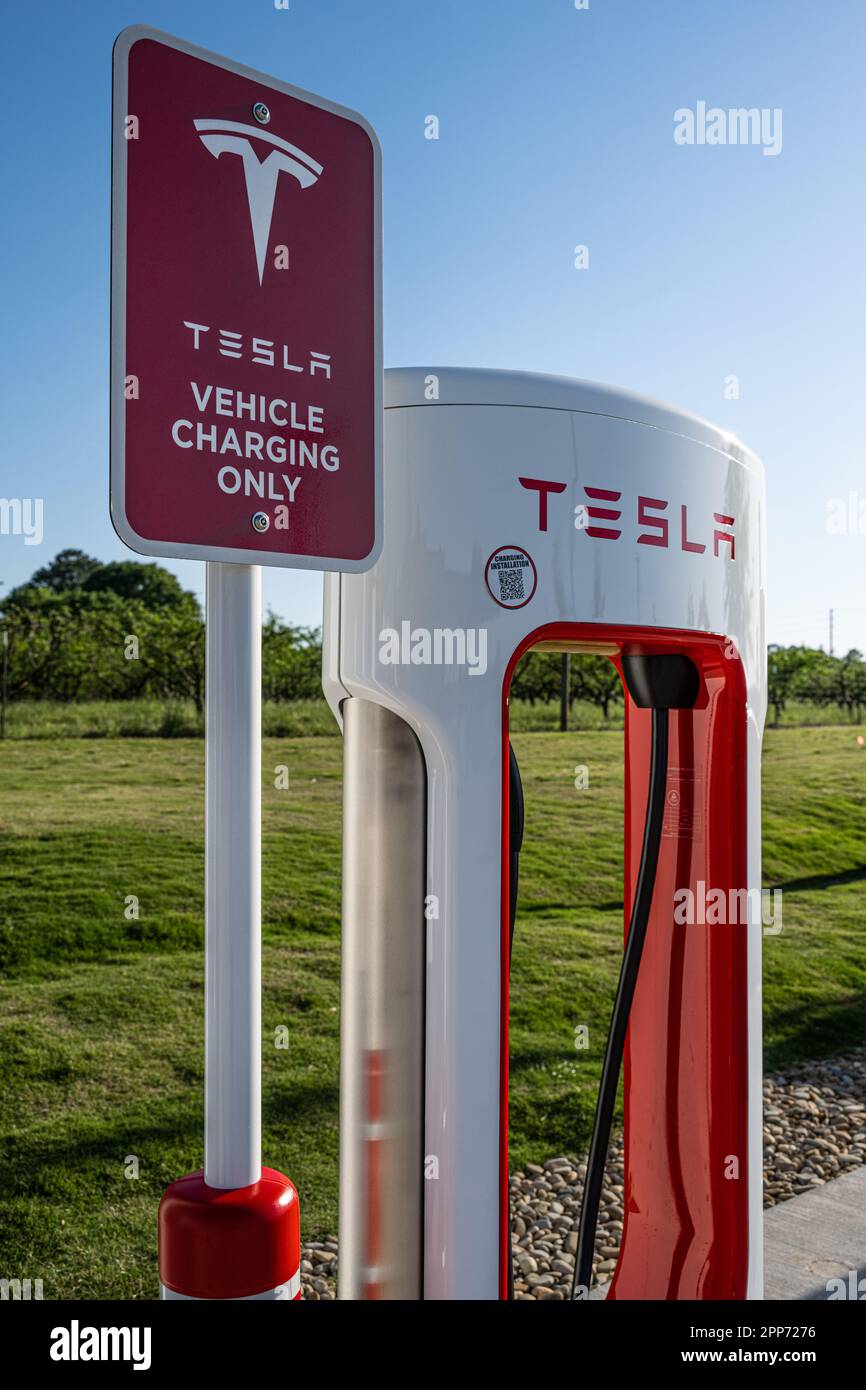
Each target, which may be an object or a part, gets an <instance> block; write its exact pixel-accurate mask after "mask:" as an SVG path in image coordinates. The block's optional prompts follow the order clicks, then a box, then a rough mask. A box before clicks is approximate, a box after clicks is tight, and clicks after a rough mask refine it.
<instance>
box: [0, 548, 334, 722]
mask: <svg viewBox="0 0 866 1390" xmlns="http://www.w3.org/2000/svg"><path fill="white" fill-rule="evenodd" d="M0 633H2V634H3V641H4V645H5V668H6V671H5V687H6V696H7V698H8V699H9V700H10V701H13V700H59V701H66V702H68V701H85V700H132V699H139V698H141V697H143V696H152V697H156V698H160V699H183V700H192V702H193V704H194V705H195V707H196V710H197V711H198V712H199V713H201V711H202V709H203V707H204V671H205V648H204V617H203V614H202V611H201V606H200V604H199V601H198V599H197V598H196V595H195V594H193V593H191V592H190V591H189V590H187V589H183V588H182V587H181V584H180V582H179V580H178V579H177V578H176V577H175V576H174V575H173V574H171V573H170V572H169V571H168V570H166V569H163V567H162V566H161V565H157V564H144V563H141V562H139V561H135V560H124V561H116V562H112V563H110V564H101V563H100V562H99V561H98V560H95V559H93V557H92V556H89V555H85V554H84V553H83V552H82V551H79V550H65V551H61V553H60V554H59V555H57V556H56V557H55V559H54V560H52V561H51V563H50V564H48V565H46V566H44V567H43V568H42V569H39V570H37V571H36V573H35V574H34V575H33V577H32V578H31V579H30V580H28V582H27V583H26V584H22V585H20V586H19V587H18V588H16V589H13V590H11V592H10V593H9V594H7V595H6V596H5V597H0ZM321 663H322V650H321V644H320V641H319V634H318V632H317V631H315V630H314V629H308V628H303V627H293V626H291V625H290V624H288V623H283V622H282V621H281V620H280V619H279V618H277V617H275V616H274V615H273V614H268V617H267V619H266V621H265V623H264V624H263V627H262V694H263V696H264V698H265V699H270V700H300V699H309V698H315V697H316V696H318V695H319V694H320V693H321Z"/></svg>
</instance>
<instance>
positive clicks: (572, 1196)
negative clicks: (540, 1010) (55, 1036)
mask: <svg viewBox="0 0 866 1390" xmlns="http://www.w3.org/2000/svg"><path fill="white" fill-rule="evenodd" d="M862 1163H866V1047H863V1048H859V1049H858V1050H857V1051H855V1052H852V1053H849V1054H847V1055H846V1056H844V1057H837V1058H835V1059H833V1060H830V1061H824V1062H810V1063H805V1064H803V1065H801V1066H797V1067H791V1068H790V1070H788V1071H787V1072H785V1073H784V1075H781V1074H777V1075H774V1076H768V1077H767V1078H766V1079H765V1081H764V1205H765V1206H767V1207H772V1206H775V1205H776V1203H777V1202H784V1201H787V1200H788V1198H790V1197H797V1196H799V1194H800V1193H801V1192H808V1191H809V1190H810V1189H811V1188H814V1187H820V1186H821V1184H822V1183H825V1182H828V1181H830V1180H831V1179H832V1178H836V1177H839V1176H841V1174H843V1173H848V1172H850V1171H851V1169H852V1168H856V1167H857V1166H858V1165H859V1164H862ZM585 1176H586V1163H585V1161H584V1159H582V1158H577V1157H575V1156H574V1155H569V1154H564V1155H562V1156H561V1157H559V1158H549V1159H548V1160H547V1162H546V1163H543V1164H536V1163H528V1164H527V1165H526V1167H525V1168H524V1169H522V1170H521V1171H520V1172H516V1173H512V1175H511V1179H510V1187H511V1230H512V1251H513V1262H514V1297H515V1299H519V1300H523V1301H526V1300H532V1301H533V1302H539V1301H554V1302H562V1301H564V1300H566V1299H568V1298H569V1297H570V1294H571V1279H572V1273H573V1270H574V1252H575V1248H576V1246H577V1221H578V1219H579V1217H580V1202H581V1195H582V1192H583V1180H584V1178H585ZM622 1223H623V1148H622V1136H621V1135H619V1136H617V1137H616V1138H615V1140H614V1141H613V1143H612V1144H611V1149H610V1154H609V1156H608V1162H607V1168H606V1171H605V1183H604V1189H603V1191H602V1198H601V1207H600V1209H599V1217H598V1234H597V1238H596V1243H595V1260H594V1263H593V1271H594V1277H595V1279H596V1280H597V1281H600V1282H601V1283H604V1282H606V1281H607V1280H608V1279H609V1278H610V1276H611V1274H612V1273H613V1271H614V1268H615V1266H616V1260H617V1255H618V1253H619V1243H620V1239H621V1237H622ZM336 1272H337V1241H336V1239H335V1238H334V1237H326V1238H324V1239H323V1240H321V1241H313V1242H310V1243H309V1244H307V1245H305V1246H304V1248H303V1250H302V1252H301V1287H302V1289H303V1296H304V1298H309V1299H333V1298H334V1297H335V1288H336Z"/></svg>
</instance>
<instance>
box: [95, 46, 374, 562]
mask: <svg viewBox="0 0 866 1390" xmlns="http://www.w3.org/2000/svg"><path fill="white" fill-rule="evenodd" d="M114 108H115V109H114V155H113V199H112V202H113V251H112V301H113V308H112V517H113V520H114V524H115V526H116V528H117V530H118V532H119V534H120V536H121V538H122V539H123V540H124V541H125V542H126V543H127V544H128V545H130V546H131V547H132V548H133V549H134V550H138V551H140V552H142V553H145V554H151V555H165V556H177V557H181V556H182V557H186V558H199V559H211V560H235V561H241V562H242V561H246V562H247V563H265V564H283V565H291V566H296V567H302V568H319V569H365V568H368V567H369V565H370V564H372V563H373V561H374V560H375V557H376V553H377V549H378V544H379V530H380V517H379V495H380V489H379V473H380V467H381V458H380V456H381V418H382V396H381V385H382V363H381V310H380V299H381V251H380V247H381V232H380V225H381V218H380V185H381V179H380V156H379V147H378V142H377V140H376V137H375V134H374V132H373V131H372V129H371V127H370V126H369V125H368V124H367V122H366V121H365V120H364V118H363V117H361V116H359V115H357V114H356V113H355V112H351V111H347V110H346V109H345V108H343V107H340V106H336V105H334V104H333V103H331V102H328V101H326V100H324V99H323V98H320V97H317V96H313V95H311V94H310V93H307V92H302V91H300V90H299V89H297V88H294V87H291V86H289V85H288V84H287V83H283V82H280V81H278V80H277V79H275V78H271V77H266V76H264V75H262V74H260V73H256V72H252V71H251V70H249V69H247V68H244V67H242V66H241V65H239V64H235V63H231V62H229V61H228V60H226V59H222V58H217V57H215V56H214V55H212V54H208V53H205V52H203V51H202V50H200V49H197V48H194V47H192V46H191V45H188V44H185V43H182V42H181V41H180V40H177V39H174V38H170V37H169V36H168V35H164V34H159V33H158V32H157V31H154V30H150V29H146V28H134V29H131V30H126V31H125V32H124V33H123V34H121V36H120V38H119V39H118V41H117V45H116V48H115V90H114ZM260 515H264V516H266V517H267V518H268V523H267V525H266V526H265V525H261V524H258V518H259V516H260Z"/></svg>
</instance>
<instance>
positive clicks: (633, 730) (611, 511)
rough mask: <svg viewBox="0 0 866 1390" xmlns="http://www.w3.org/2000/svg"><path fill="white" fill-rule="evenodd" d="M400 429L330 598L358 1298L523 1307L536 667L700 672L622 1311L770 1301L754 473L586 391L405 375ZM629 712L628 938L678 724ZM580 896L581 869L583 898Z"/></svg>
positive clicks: (628, 1210)
mask: <svg viewBox="0 0 866 1390" xmlns="http://www.w3.org/2000/svg"><path fill="white" fill-rule="evenodd" d="M385 399H386V426H385V476H384V488H385V494H384V503H385V543H384V548H383V550H382V553H381V556H380V558H379V560H378V563H377V564H376V565H375V567H374V568H373V569H371V570H369V571H368V572H367V573H365V574H342V575H333V576H332V575H329V576H327V577H326V594H325V634H324V685H325V690H326V694H327V697H328V700H329V703H330V705H331V708H332V709H333V711H334V713H335V715H336V716H337V718H338V719H339V720H340V721H341V724H342V728H343V735H344V740H345V750H344V753H345V783H344V846H343V895H344V901H343V964H342V1042H341V1050H342V1055H341V1137H340V1290H339V1292H340V1296H341V1297H343V1298H354V1299H364V1298H426V1299H446V1298H454V1299H476V1298H477V1299H488V1298H489V1299H495V1298H497V1297H507V1296H508V1273H509V1247H510V1232H509V1216H508V1165H507V1154H508V978H509V928H510V912H509V906H510V905H509V896H510V891H509V884H510V878H509V875H510V863H511V849H512V847H511V846H510V844H509V836H510V828H511V826H512V825H513V815H512V814H511V812H512V810H513V808H512V807H510V805H509V797H510V795H511V791H510V788H511V787H512V786H513V783H512V781H511V776H510V766H509V757H510V754H509V729H508V710H509V685H510V680H511V676H512V673H513V671H514V668H515V665H516V663H517V661H518V660H519V659H520V657H521V656H522V655H523V654H524V653H526V652H527V651H529V650H530V649H532V648H540V649H546V650H566V651H572V652H577V653H584V652H586V653H596V654H598V653H600V654H603V655H605V656H607V657H609V658H610V660H611V661H613V662H614V663H616V664H617V665H619V666H620V669H622V666H623V661H624V659H626V660H628V659H631V658H634V657H637V658H638V659H643V658H645V657H647V656H653V655H656V656H662V657H665V658H670V657H671V656H677V657H678V659H680V660H682V659H683V658H685V659H686V660H685V661H684V662H683V664H684V665H685V666H687V667H688V668H689V670H692V668H694V672H695V673H696V675H695V685H694V690H693V691H692V694H691V695H690V696H689V697H688V700H687V701H686V703H687V704H688V705H689V706H690V707H688V708H682V707H678V704H679V705H681V704H682V703H683V702H682V701H679V702H677V701H674V702H673V705H672V706H671V708H670V713H669V715H665V716H664V718H665V721H666V727H667V728H668V730H669V732H668V735H667V737H668V744H667V763H666V771H665V772H664V775H663V787H664V807H663V815H662V814H661V810H660V813H659V819H658V822H657V832H658V834H657V840H656V848H655V864H654V868H655V878H654V888H651V889H650V895H651V905H650V906H649V915H648V921H647V923H646V938H645V945H644V948H643V957H642V961H641V964H640V971H639V975H638V978H637V984H636V989H635V993H634V999H633V1004H632V1007H631V1013H630V1023H629V1031H628V1039H627V1045H626V1054H625V1071H624V1127H625V1198H626V1200H625V1216H624V1229H623V1233H622V1244H621V1249H620V1255H619V1260H618V1263H617V1268H616V1272H615V1275H614V1277H613V1279H612V1283H611V1285H610V1288H609V1291H608V1295H607V1296H608V1297H609V1298H611V1299H624V1298H633V1299H716V1298H722V1299H740V1298H749V1297H760V1294H761V1282H762V1268H761V1266H762V1253H761V1211H762V1202H761V1158H762V1154H761V1022H760V999H761V991H760V984H761V981H760V965H761V935H762V924H761V913H760V899H759V890H760V884H761V862H760V749H761V736H762V728H763V722H764V714H765V704H766V675H765V668H766V660H765V634H764V488H763V471H762V467H761V465H760V463H759V462H758V460H757V459H756V458H755V457H754V456H753V455H752V454H751V453H750V452H749V451H748V450H747V449H745V448H744V447H743V446H742V445H741V444H740V443H739V442H738V441H737V440H736V439H735V438H734V437H733V436H732V435H730V434H729V433H726V432H724V431H722V430H720V429H717V428H715V427H713V426H712V425H709V424H707V423H706V422H704V421H702V420H699V419H696V418H694V417H692V416H690V415H687V414H684V413H681V412H679V411H676V410H673V409H670V408H668V407H665V406H661V405H658V404H655V403H654V402H651V401H648V400H644V399H642V398H640V397H637V396H634V395H631V394H629V393H627V392H622V391H618V390H609V389H607V388H604V387H599V386H595V385H590V384H587V383H584V382H579V381H573V380H569V379H567V378H563V377H547V376H535V375H529V374H523V373H512V372H495V371H478V370H457V369H452V368H442V369H433V368H431V369H421V368H419V369H400V370H396V371H390V372H388V373H386V398H385ZM624 698H625V738H624V747H625V798H624V806H625V810H624V865H625V870H624V876H625V909H626V922H628V921H629V912H630V910H631V908H632V906H633V903H634V898H635V892H636V882H635V880H636V877H637V875H638V866H639V862H640V861H641V855H642V846H643V841H644V836H645V829H646V826H645V820H646V818H647V816H648V814H649V813H648V810H647V796H648V782H649V779H650V745H651V733H652V731H653V730H654V728H655V726H654V725H653V724H652V721H653V720H654V719H655V712H654V710H653V709H650V708H647V707H645V705H646V703H647V702H646V701H644V702H641V701H640V700H638V699H635V698H634V697H633V694H632V693H629V690H626V692H625V696H624ZM668 721H669V722H668ZM653 756H655V755H653ZM587 872H589V870H588V869H587V866H586V865H585V864H584V863H583V862H582V859H581V854H580V846H579V845H578V844H575V897H577V895H578V894H579V891H580V881H581V876H582V875H586V874H587ZM689 894H691V895H692V896H691V899H690V898H689V896H688V895H689ZM689 901H691V902H692V903H693V904H697V906H696V907H695V908H694V910H693V911H692V912H691V914H689V910H688V903H689ZM708 901H710V902H714V903H716V904H718V903H719V902H721V903H723V905H724V907H723V910H722V911H721V912H719V910H718V908H717V910H716V911H715V912H714V913H711V912H706V911H705V910H704V906H705V904H706V903H707V902H708ZM684 903H685V904H686V909H685V913H683V911H682V910H681V909H682V905H683V904H684ZM677 904H679V905H680V910H678V908H677ZM684 915H685V916H686V917H689V916H690V920H686V921H685V922H684V921H683V920H682V919H683V916H684ZM579 1017H580V1015H579V1001H577V1000H576V1001H575V1021H576V1022H578V1021H579Z"/></svg>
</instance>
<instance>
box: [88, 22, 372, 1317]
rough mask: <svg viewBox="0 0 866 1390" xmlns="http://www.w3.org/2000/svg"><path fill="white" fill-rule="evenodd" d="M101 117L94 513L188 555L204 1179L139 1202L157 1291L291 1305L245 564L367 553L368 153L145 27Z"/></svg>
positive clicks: (251, 595) (347, 118)
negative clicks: (199, 697) (105, 140)
mask: <svg viewBox="0 0 866 1390" xmlns="http://www.w3.org/2000/svg"><path fill="white" fill-rule="evenodd" d="M265 98H267V99H265ZM112 120H113V143H112V323H111V332H112V381H111V409H112V416H111V515H112V520H113V522H114V525H115V527H116V529H117V531H118V534H119V535H120V537H121V539H122V540H124V541H125V542H126V543H127V544H128V545H129V546H131V547H132V549H133V550H137V551H140V552H142V553H143V554H146V555H163V556H169V557H184V558H187V559H202V560H206V561H208V564H207V567H206V568H207V642H206V652H207V671H206V692H207V694H206V763H207V767H206V777H205V788H206V792H205V795H206V808H205V1142H204V1168H203V1170H202V1171H200V1172H197V1173H192V1174H190V1175H188V1176H187V1177H185V1178H181V1179H180V1180H179V1181H177V1182H174V1183H172V1184H171V1185H170V1187H169V1188H168V1189H167V1191H166V1192H165V1194H164V1196H163V1200H162V1202H161V1204H160V1214H159V1271H160V1291H161V1297H163V1298H165V1299H265V1300H278V1301H284V1300H287V1299H289V1300H294V1299H296V1298H299V1297H300V1234H299V1232H300V1227H299V1224H298V1197H297V1192H296V1191H295V1188H294V1185H293V1184H292V1183H291V1182H290V1180H289V1179H288V1178H287V1177H285V1176H284V1175H283V1174H282V1173H280V1172H278V1171H277V1170H275V1169H273V1168H267V1167H263V1165H262V1152H261V568H260V566H261V565H262V564H271V565H290V566H294V567H301V568H315V569H329V570H363V569H367V568H369V567H370V566H371V565H372V564H373V563H374V562H375V560H376V557H377V555H378V551H379V547H380V545H381V534H380V532H381V486H380V480H381V446H382V348H381V317H382V316H381V281H382V277H381V214H380V197H381V193H380V189H381V179H380V171H379V147H378V143H377V141H376V137H375V134H374V132H373V131H372V129H371V128H370V126H368V124H367V123H366V121H365V120H364V119H363V117H361V116H358V115H357V114H356V113H354V112H351V111H346V110H345V109H344V108H343V107H339V106H335V105H334V104H333V103H331V102H328V101H325V100H324V99H323V98H321V97H316V96H312V95H310V94H309V93H307V92H301V91H299V90H298V89H296V88H294V87H290V86H288V85H287V84H286V83H283V82H280V81H278V80H277V79H275V78H270V77H265V76H263V75H262V74H261V73H256V72H252V71H250V70H249V69H247V68H244V67H241V66H240V65H239V64H236V63H232V62H230V61H229V60H227V59H223V58H218V57H216V56H215V55H213V54H209V53H206V52H204V51H203V50H201V49H197V48H194V47H192V46H191V45H189V44H185V43H183V42H181V41H180V40H178V39H174V38H171V37H169V36H168V35H166V34H160V33H158V32H157V31H155V30H152V29H143V28H134V29H127V30H125V31H124V33H122V34H121V35H120V37H119V39H118V40H117V43H116V45H115V51H114V102H113V114H112Z"/></svg>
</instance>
